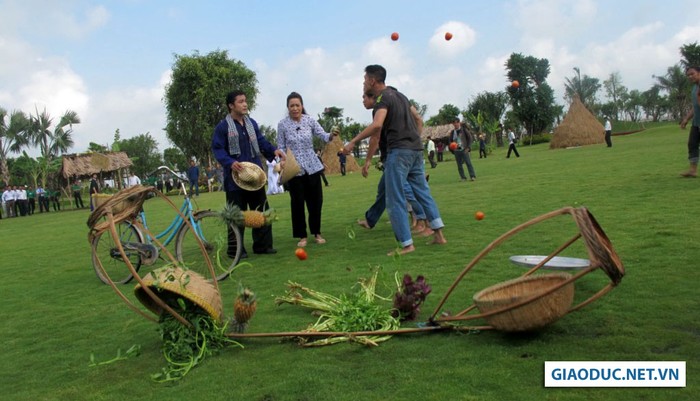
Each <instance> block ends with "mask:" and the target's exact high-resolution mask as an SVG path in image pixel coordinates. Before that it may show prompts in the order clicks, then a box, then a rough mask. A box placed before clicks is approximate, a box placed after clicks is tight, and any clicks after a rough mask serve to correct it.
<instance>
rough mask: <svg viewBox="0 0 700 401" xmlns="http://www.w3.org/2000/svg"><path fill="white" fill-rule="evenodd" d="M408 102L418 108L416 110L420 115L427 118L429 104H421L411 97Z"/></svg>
mask: <svg viewBox="0 0 700 401" xmlns="http://www.w3.org/2000/svg"><path fill="white" fill-rule="evenodd" d="M408 102H409V103H411V106H413V107H415V108H416V111H417V112H418V114H419V115H420V117H421V118H423V119H425V113H427V112H428V105H427V104H420V103H418V102H417V101H415V100H413V99H409V100H408Z"/></svg>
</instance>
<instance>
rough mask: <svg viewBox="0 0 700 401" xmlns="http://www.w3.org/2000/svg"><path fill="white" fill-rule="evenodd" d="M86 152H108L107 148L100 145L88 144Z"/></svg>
mask: <svg viewBox="0 0 700 401" xmlns="http://www.w3.org/2000/svg"><path fill="white" fill-rule="evenodd" d="M87 150H88V152H95V153H104V152H107V151H108V148H107V146H105V145H100V144H99V143H95V142H90V143H89V144H88V148H87Z"/></svg>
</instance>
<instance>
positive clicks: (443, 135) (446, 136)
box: [420, 124, 455, 142]
mask: <svg viewBox="0 0 700 401" xmlns="http://www.w3.org/2000/svg"><path fill="white" fill-rule="evenodd" d="M454 129H455V127H454V125H452V124H445V125H437V126H434V127H423V133H421V136H420V139H421V140H422V141H423V142H425V140H426V139H428V137H430V138H431V139H432V140H433V141H440V140H441V141H444V142H448V141H449V140H450V134H451V133H452V131H453V130H454Z"/></svg>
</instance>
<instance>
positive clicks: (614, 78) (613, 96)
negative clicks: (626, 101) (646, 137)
mask: <svg viewBox="0 0 700 401" xmlns="http://www.w3.org/2000/svg"><path fill="white" fill-rule="evenodd" d="M603 86H604V87H605V93H606V94H607V95H608V98H609V99H610V100H611V101H612V110H610V111H609V112H608V113H605V112H604V113H603V114H605V115H607V116H610V117H613V118H615V119H620V114H619V111H620V109H622V107H623V104H622V98H623V97H624V96H625V95H627V88H626V87H625V86H624V85H622V77H620V73H619V72H617V71H615V72H613V73H611V74H610V76H609V77H608V79H606V80H605V81H603Z"/></svg>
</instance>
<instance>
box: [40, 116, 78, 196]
mask: <svg viewBox="0 0 700 401" xmlns="http://www.w3.org/2000/svg"><path fill="white" fill-rule="evenodd" d="M52 124H53V118H51V116H50V115H49V113H48V112H47V111H46V109H44V111H43V112H42V113H41V114H39V110H36V115H35V116H32V117H31V126H30V128H29V140H30V141H31V143H32V144H33V145H34V146H37V147H38V148H39V151H40V153H41V157H42V173H43V174H42V177H41V184H42V186H46V180H47V178H48V173H49V170H50V167H51V166H52V165H53V164H52V161H53V159H54V158H55V157H57V156H59V155H60V154H61V153H64V152H66V151H67V150H68V149H70V148H71V147H72V146H73V138H72V134H73V124H80V118H79V117H78V114H77V113H76V112H74V111H71V110H68V111H66V112H65V113H64V114H63V116H62V117H61V119H60V120H59V122H58V124H56V126H55V127H54V129H53V132H52V131H51V125H52Z"/></svg>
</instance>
